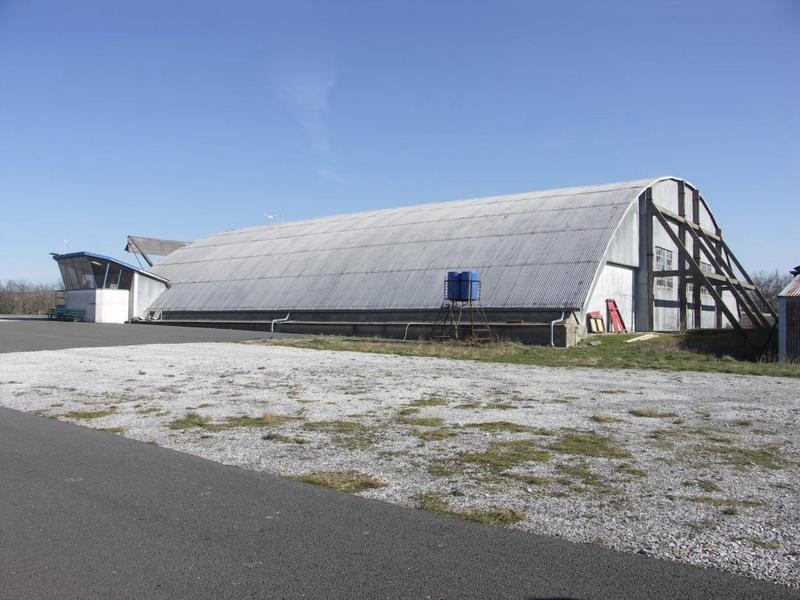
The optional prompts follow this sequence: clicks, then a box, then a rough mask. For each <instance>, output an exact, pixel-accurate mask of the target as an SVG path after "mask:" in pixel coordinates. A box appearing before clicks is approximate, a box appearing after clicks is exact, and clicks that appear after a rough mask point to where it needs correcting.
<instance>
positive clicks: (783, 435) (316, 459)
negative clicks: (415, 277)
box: [0, 343, 800, 587]
mask: <svg viewBox="0 0 800 600" xmlns="http://www.w3.org/2000/svg"><path fill="white" fill-rule="evenodd" d="M430 395H435V396H436V397H437V398H440V399H444V401H445V402H446V404H444V405H426V406H420V407H418V408H419V412H417V413H413V414H409V415H407V416H409V417H411V418H418V417H425V418H427V417H439V418H441V419H443V425H442V426H440V427H425V426H413V425H407V424H402V423H400V422H398V417H399V416H400V411H401V410H404V409H406V411H407V409H409V408H411V407H410V406H409V405H410V404H412V403H413V402H415V401H419V400H421V399H426V398H429V397H430ZM799 396H800V395H799V394H798V381H797V380H794V379H782V378H769V377H744V376H736V375H721V374H702V373H685V372H675V373H663V372H648V371H618V370H614V371H611V370H601V369H550V368H540V367H531V366H521V365H502V364H486V363H474V362H469V361H452V360H443V359H432V358H414V357H398V356H391V355H379V354H360V353H350V352H328V351H318V350H303V349H297V348H289V347H281V346H264V345H255V344H230V343H217V344H180V345H168V344H164V345H151V346H126V347H110V348H81V349H71V350H60V351H45V352H25V353H15V354H4V355H0V404H2V405H5V406H8V407H11V408H15V409H18V410H23V411H28V412H34V413H37V414H43V415H49V416H52V417H55V418H59V419H62V420H73V421H76V422H79V423H81V424H84V425H87V426H89V427H95V428H123V430H124V435H126V436H128V437H131V438H135V439H138V440H143V441H147V442H154V443H157V444H159V445H162V446H165V447H169V448H173V449H176V450H180V451H183V452H188V453H191V454H196V455H198V456H202V457H204V458H207V459H210V460H214V461H218V462H222V463H225V464H231V465H238V466H241V467H245V468H249V469H255V470H260V471H268V472H272V473H280V474H283V475H299V474H304V473H309V472H313V471H340V470H356V471H360V472H364V473H367V474H369V475H372V476H374V477H377V478H378V479H380V480H381V481H383V482H384V484H385V485H384V486H383V487H381V488H378V489H375V490H369V491H366V492H361V495H364V496H370V497H373V498H379V499H383V500H386V501H388V502H395V503H398V504H404V505H414V504H415V503H416V500H415V498H416V497H417V496H418V495H419V494H422V493H432V494H436V495H438V496H439V497H440V498H442V499H443V500H445V501H447V502H448V503H449V504H450V506H451V507H452V508H453V509H455V510H468V509H489V508H495V507H500V508H510V509H514V510H516V511H520V512H524V513H525V518H524V519H523V520H522V521H520V522H519V523H517V524H516V525H514V527H518V528H520V529H523V530H526V531H531V532H535V533H540V534H545V535H551V536H558V537H563V538H566V539H569V540H573V541H578V542H590V543H599V544H603V545H606V546H610V547H612V548H616V549H619V550H625V551H630V552H640V553H644V554H648V555H652V556H657V557H661V558H667V559H672V560H678V561H682V562H686V563H691V564H696V565H702V566H714V567H717V568H721V569H724V570H727V571H730V572H733V573H740V574H745V575H749V576H752V577H757V578H760V579H766V580H769V581H774V582H779V583H783V584H787V585H790V586H793V587H800V482H798V477H797V475H798V471H799V470H800V468H799V467H800V441H798V435H797V426H798V420H800V398H799ZM103 409H110V410H113V413H112V414H110V415H109V416H105V417H101V418H95V419H89V420H87V419H79V418H75V417H76V415H73V416H70V415H69V413H71V412H74V411H77V412H91V411H98V410H103ZM148 409H149V412H148ZM635 409H649V410H655V411H659V412H662V413H674V416H663V417H660V418H655V417H636V416H633V415H631V414H630V413H629V411H630V410H635ZM188 411H192V412H197V413H199V414H201V415H203V416H205V417H207V418H209V419H210V420H211V421H212V422H225V420H226V418H227V417H230V416H237V415H250V416H259V415H262V414H264V413H265V412H269V413H273V414H276V415H285V416H291V417H294V418H293V419H291V420H288V421H286V422H284V423H281V424H279V425H275V426H270V427H266V428H256V427H242V428H233V429H225V430H222V431H209V430H207V429H204V428H199V427H194V428H188V429H183V430H173V429H170V427H169V423H170V422H171V421H173V420H175V419H178V418H181V417H183V416H184V415H185V414H186V412H188ZM593 415H603V416H606V417H612V418H613V419H615V420H612V421H605V422H597V421H595V420H592V419H591V417H592V416H593ZM319 421H346V422H352V423H360V424H363V425H364V426H365V429H364V430H363V431H360V432H359V431H356V432H349V433H348V432H336V431H330V430H320V429H319V427H315V426H314V425H313V423H315V422H319ZM495 421H505V422H511V423H514V424H518V425H525V426H529V427H531V428H539V429H534V430H531V431H522V432H510V431H505V430H499V431H485V430H481V429H477V428H471V427H469V425H470V424H478V423H486V422H495ZM438 430H446V431H448V432H450V433H451V434H452V436H451V437H447V438H446V439H442V440H439V441H423V440H421V439H420V438H419V437H418V436H417V435H415V433H416V434H419V433H420V432H426V431H427V432H431V431H438ZM544 430H547V431H544ZM589 431H594V432H596V433H597V434H599V435H601V436H604V437H606V438H609V439H611V440H613V441H614V442H616V444H617V445H618V449H620V448H621V449H622V450H623V451H627V452H628V453H629V456H628V457H624V458H608V457H602V456H601V457H597V456H586V455H582V454H570V453H566V452H564V450H565V448H564V447H563V446H560V445H559V442H560V441H562V440H564V436H567V437H569V436H570V435H574V434H576V433H578V434H580V433H583V432H589ZM267 434H269V435H270V436H272V437H273V438H274V436H275V434H280V435H283V436H287V438H289V439H288V441H280V440H276V439H263V437H264V436H265V435H267ZM547 434H549V435H547ZM293 440H294V441H293ZM511 440H531V444H532V445H533V447H534V449H536V448H538V449H540V450H541V451H543V452H546V453H547V454H546V455H544V456H543V458H546V459H547V460H544V461H542V462H520V463H518V464H514V465H511V466H510V467H509V469H507V470H495V471H492V470H491V468H489V467H488V466H486V465H484V464H481V463H476V462H470V461H471V460H475V459H476V457H475V456H474V453H480V452H484V451H485V450H486V449H487V448H488V447H489V445H490V444H491V443H492V442H497V441H500V442H503V441H511ZM297 441H302V442H304V443H297ZM553 446H555V447H553ZM464 453H473V456H472V457H470V456H469V455H467V456H464ZM748 462H752V463H754V464H748ZM576 467H577V469H578V470H576ZM429 469H430V471H429ZM580 469H583V471H581V470H580ZM587 470H588V471H587ZM431 472H433V473H434V474H431ZM587 473H588V474H587Z"/></svg>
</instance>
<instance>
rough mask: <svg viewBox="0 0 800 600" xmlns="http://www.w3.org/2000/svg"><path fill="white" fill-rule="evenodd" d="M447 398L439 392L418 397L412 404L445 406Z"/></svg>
mask: <svg viewBox="0 0 800 600" xmlns="http://www.w3.org/2000/svg"><path fill="white" fill-rule="evenodd" d="M446 404H447V400H446V399H445V398H444V397H443V396H441V395H439V394H435V393H434V394H426V395H425V396H423V397H422V398H417V399H416V400H414V401H413V402H412V403H411V406H445V405H446Z"/></svg>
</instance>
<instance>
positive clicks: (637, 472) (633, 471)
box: [616, 463, 647, 477]
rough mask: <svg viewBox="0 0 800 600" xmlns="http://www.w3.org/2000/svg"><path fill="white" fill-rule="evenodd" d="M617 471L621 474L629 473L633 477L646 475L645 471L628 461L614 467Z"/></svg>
mask: <svg viewBox="0 0 800 600" xmlns="http://www.w3.org/2000/svg"><path fill="white" fill-rule="evenodd" d="M616 471H617V473H622V474H623V475H631V476H633V477H646V476H647V471H644V470H642V469H637V468H636V467H634V466H633V465H631V464H629V463H622V464H621V465H619V466H618V467H617V469H616Z"/></svg>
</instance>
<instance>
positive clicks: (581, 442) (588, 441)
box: [550, 431, 630, 458]
mask: <svg viewBox="0 0 800 600" xmlns="http://www.w3.org/2000/svg"><path fill="white" fill-rule="evenodd" d="M550 449H551V450H554V451H556V452H561V453H562V454H578V455H582V456H593V457H599V458H629V457H630V452H628V451H627V450H626V449H625V448H623V447H622V446H620V445H619V444H617V443H616V442H615V441H614V440H612V439H611V438H609V437H606V436H604V435H600V434H599V433H595V432H594V431H586V432H579V431H573V432H568V433H565V434H564V435H563V436H562V437H561V438H560V439H559V440H558V441H556V442H554V443H553V444H551V445H550Z"/></svg>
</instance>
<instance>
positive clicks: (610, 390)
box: [597, 389, 628, 394]
mask: <svg viewBox="0 0 800 600" xmlns="http://www.w3.org/2000/svg"><path fill="white" fill-rule="evenodd" d="M597 391H598V392H599V393H600V394H627V393H628V390H615V389H608V390H597Z"/></svg>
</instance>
